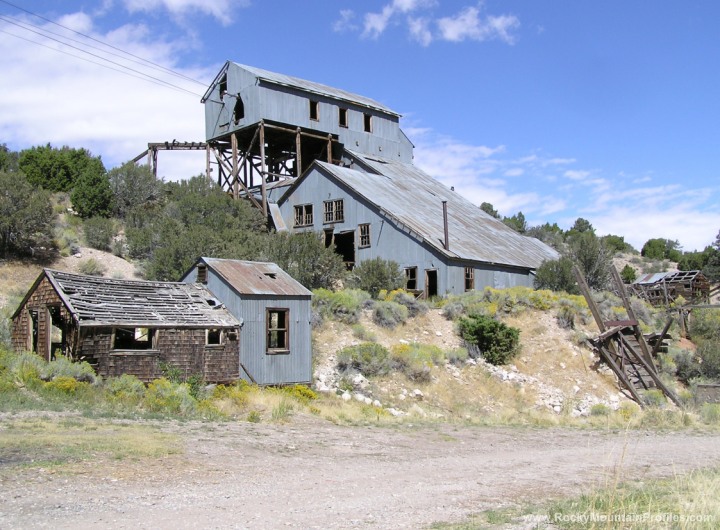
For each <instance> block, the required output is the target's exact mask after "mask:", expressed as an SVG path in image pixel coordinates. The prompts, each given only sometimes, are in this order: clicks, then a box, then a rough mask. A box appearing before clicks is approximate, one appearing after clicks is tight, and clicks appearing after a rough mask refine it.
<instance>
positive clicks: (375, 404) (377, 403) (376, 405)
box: [372, 399, 382, 408]
mask: <svg viewBox="0 0 720 530" xmlns="http://www.w3.org/2000/svg"><path fill="white" fill-rule="evenodd" d="M372 404H373V407H378V408H380V407H382V403H380V402H379V401H378V400H377V399H376V400H375V401H373V402H372Z"/></svg>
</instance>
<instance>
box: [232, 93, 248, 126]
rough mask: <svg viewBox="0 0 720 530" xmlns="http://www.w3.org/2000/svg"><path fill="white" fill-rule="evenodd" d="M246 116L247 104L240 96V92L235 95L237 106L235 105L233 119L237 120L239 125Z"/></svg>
mask: <svg viewBox="0 0 720 530" xmlns="http://www.w3.org/2000/svg"><path fill="white" fill-rule="evenodd" d="M244 117H245V105H244V104H243V100H242V98H241V97H240V94H238V95H237V96H236V97H235V106H234V107H233V121H234V122H235V125H237V124H238V123H239V122H240V120H242V119H243V118H244Z"/></svg>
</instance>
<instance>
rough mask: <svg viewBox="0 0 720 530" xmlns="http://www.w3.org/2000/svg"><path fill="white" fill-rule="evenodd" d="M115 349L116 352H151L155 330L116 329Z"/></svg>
mask: <svg viewBox="0 0 720 530" xmlns="http://www.w3.org/2000/svg"><path fill="white" fill-rule="evenodd" d="M114 335H115V338H114V340H113V348H114V349H116V350H151V349H152V347H153V338H154V337H155V330H154V329H150V328H116V329H115V331H114Z"/></svg>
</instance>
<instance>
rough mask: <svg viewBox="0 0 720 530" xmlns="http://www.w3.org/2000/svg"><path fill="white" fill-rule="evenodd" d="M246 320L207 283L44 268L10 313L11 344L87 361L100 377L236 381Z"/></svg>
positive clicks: (44, 354)
mask: <svg viewBox="0 0 720 530" xmlns="http://www.w3.org/2000/svg"><path fill="white" fill-rule="evenodd" d="M241 326H242V322H241V321H240V320H239V319H238V318H236V317H234V316H233V315H232V314H231V313H230V312H229V311H228V310H227V309H225V307H223V305H222V303H221V302H220V301H218V300H217V299H216V298H215V297H214V296H213V295H212V294H211V293H210V292H209V291H208V290H207V289H206V288H204V287H203V286H200V285H188V284H186V283H175V282H149V281H135V280H118V279H110V278H99V277H96V276H85V275H79V274H72V273H68V272H60V271H55V270H50V269H44V270H43V272H42V273H41V274H40V276H39V277H38V279H37V280H36V281H35V283H34V284H33V286H32V287H31V288H30V290H29V291H28V293H27V294H26V295H25V298H24V299H23V300H22V302H21V303H20V306H19V307H18V309H17V310H16V311H15V313H14V314H13V316H12V342H13V347H14V348H15V349H16V350H18V351H20V350H28V351H33V352H35V353H37V354H38V355H40V356H41V357H43V358H45V359H47V360H52V359H54V358H55V357H56V356H58V355H65V356H67V357H68V358H70V359H71V360H78V361H87V362H88V363H90V364H91V365H92V366H93V367H94V368H95V370H96V372H97V373H98V374H99V375H101V376H104V377H106V376H119V375H122V374H131V375H135V376H137V377H138V378H139V379H140V380H141V381H145V382H148V381H151V380H153V379H155V378H157V377H160V376H161V375H162V366H163V363H166V364H167V365H169V366H173V367H174V368H177V369H179V370H180V371H181V373H182V374H183V375H184V376H185V377H188V376H190V375H196V374H197V375H201V376H202V377H203V378H204V379H205V380H206V381H208V382H215V383H222V382H229V381H234V380H237V379H238V376H239V362H238V347H239V344H240V328H241Z"/></svg>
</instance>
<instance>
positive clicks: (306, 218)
mask: <svg viewBox="0 0 720 530" xmlns="http://www.w3.org/2000/svg"><path fill="white" fill-rule="evenodd" d="M298 214H300V215H298ZM298 220H300V221H301V223H298ZM314 222H315V216H314V214H313V205H312V204H297V205H295V220H294V224H293V226H295V227H302V226H312V225H313V223H314Z"/></svg>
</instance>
